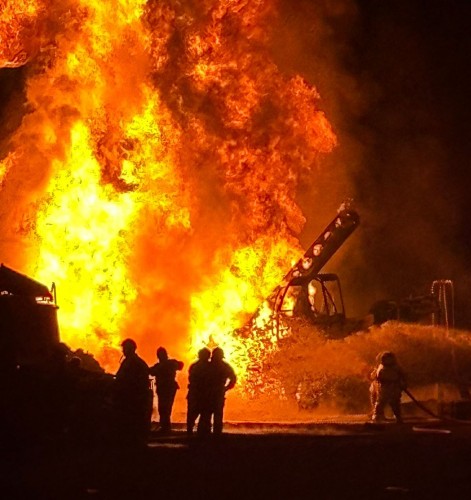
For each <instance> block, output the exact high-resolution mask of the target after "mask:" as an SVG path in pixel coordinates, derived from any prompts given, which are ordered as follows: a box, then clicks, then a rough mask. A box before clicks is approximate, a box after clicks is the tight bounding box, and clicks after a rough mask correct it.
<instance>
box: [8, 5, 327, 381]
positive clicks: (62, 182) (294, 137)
mask: <svg viewBox="0 0 471 500" xmlns="http://www.w3.org/2000/svg"><path fill="white" fill-rule="evenodd" d="M276 15H277V12H276V1H274V0H252V1H248V0H198V2H195V1H192V0H184V1H181V2H177V1H174V0H159V1H155V0H148V1H144V0H35V1H20V0H0V65H1V66H3V67H19V66H22V65H26V67H25V71H26V74H27V81H26V90H25V92H26V102H25V103H22V105H23V106H25V107H24V114H23V119H22V121H21V124H20V125H19V127H18V128H17V129H16V130H15V132H14V133H13V134H12V135H11V136H10V137H9V143H8V148H7V151H6V152H5V153H4V154H3V157H2V158H1V159H0V182H1V192H0V199H1V203H0V204H1V205H2V218H1V221H0V226H1V230H2V234H3V235H4V236H5V238H4V240H3V242H2V243H1V244H0V245H1V246H0V257H1V260H2V261H3V262H4V263H5V264H7V265H11V266H12V267H16V268H18V267H19V269H18V270H20V271H22V272H26V273H29V274H30V275H32V276H34V277H35V278H36V279H38V280H40V281H42V282H44V283H46V284H49V283H51V282H52V281H54V282H55V283H56V286H57V290H58V304H59V306H60V310H59V321H60V328H61V336H62V338H63V340H64V341H65V342H66V343H67V344H69V345H70V346H71V347H73V348H78V347H81V348H83V349H86V350H88V351H90V352H92V353H93V354H94V355H95V356H96V357H97V359H98V360H100V361H101V362H102V363H103V364H104V365H105V366H106V367H108V368H110V369H114V368H115V367H116V362H117V359H118V357H119V351H118V349H117V347H118V346H119V343H120V340H121V339H123V338H125V337H133V338H135V339H136V340H137V342H138V346H139V351H140V352H141V353H142V354H143V355H144V357H145V358H146V359H147V360H148V361H151V360H152V359H153V353H154V351H155V348H156V347H157V346H158V345H165V346H167V347H168V349H169V351H170V353H171V354H172V355H174V356H179V357H181V358H184V359H191V358H192V357H193V356H194V355H195V352H196V350H197V349H199V348H201V347H202V346H203V345H215V344H219V345H221V346H222V347H223V348H224V349H225V351H226V357H227V358H228V359H229V360H230V361H231V362H232V363H234V365H235V366H236V368H237V370H238V373H239V375H240V376H242V377H243V376H244V373H245V371H246V369H247V367H248V364H249V363H250V357H251V356H252V357H253V356H254V354H255V355H256V354H257V353H258V352H259V351H263V349H267V348H269V347H270V346H269V345H267V342H268V343H270V342H272V341H273V342H275V340H273V339H269V338H268V337H267V338H264V339H256V338H255V339H254V338H252V339H244V338H238V336H237V334H234V333H233V330H234V329H235V328H237V327H240V326H242V325H243V324H244V322H245V321H246V320H247V318H248V317H250V315H251V314H252V313H253V312H254V311H255V309H256V308H257V306H258V305H259V304H260V303H261V301H262V300H263V298H264V297H265V296H266V295H267V294H268V293H269V292H270V291H271V289H272V288H273V287H274V286H275V285H276V284H277V283H278V282H279V280H280V278H281V277H282V276H283V275H284V274H285V273H286V271H287V268H288V267H289V265H290V263H291V261H292V259H294V258H297V257H298V256H299V250H300V249H299V245H298V242H297V239H296V235H297V234H299V232H300V230H301V228H302V226H303V224H304V216H303V214H302V212H301V210H300V208H299V207H298V205H297V204H296V202H295V195H296V189H297V183H298V178H299V175H300V173H301V172H302V171H303V170H306V169H311V168H312V167H313V166H314V164H315V162H316V161H317V159H318V157H319V155H320V154H322V153H327V152H329V151H331V149H332V148H333V147H334V146H335V140H336V139H335V136H334V134H333V132H332V130H331V127H330V125H329V123H328V121H327V119H326V117H325V116H324V114H323V113H322V111H320V110H319V108H318V99H319V96H318V94H317V91H316V89H315V88H313V87H312V86H310V85H309V84H308V83H306V82H305V81H304V80H303V79H302V78H301V77H300V76H298V75H285V74H282V73H281V72H280V70H279V69H278V68H277V66H276V65H275V63H274V62H273V60H272V58H271V56H270V51H269V49H268V42H269V39H270V36H271V33H270V32H269V29H267V27H269V26H270V25H273V23H272V22H271V21H272V20H273V19H275V18H276ZM314 174H315V172H314V171H313V175H314ZM313 181H314V182H315V177H314V179H313Z"/></svg>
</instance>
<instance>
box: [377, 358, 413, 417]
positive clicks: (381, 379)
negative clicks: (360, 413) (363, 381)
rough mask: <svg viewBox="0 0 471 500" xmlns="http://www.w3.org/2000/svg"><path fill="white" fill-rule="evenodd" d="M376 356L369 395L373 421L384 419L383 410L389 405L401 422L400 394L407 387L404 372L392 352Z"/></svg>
mask: <svg viewBox="0 0 471 500" xmlns="http://www.w3.org/2000/svg"><path fill="white" fill-rule="evenodd" d="M378 358H379V365H378V366H377V367H376V368H375V369H374V370H373V372H372V373H371V379H372V383H371V386H370V395H371V403H372V406H373V417H372V418H373V421H381V420H384V419H385V415H384V410H385V408H386V406H388V405H389V406H390V407H391V409H392V411H393V413H394V416H395V417H396V421H397V422H398V423H400V422H402V415H401V394H402V391H403V390H404V389H406V387H407V386H406V377H405V374H404V372H403V370H402V368H401V367H400V366H399V365H398V363H397V360H396V356H395V355H394V353H392V352H389V351H386V352H383V353H381V354H380V355H379V356H378Z"/></svg>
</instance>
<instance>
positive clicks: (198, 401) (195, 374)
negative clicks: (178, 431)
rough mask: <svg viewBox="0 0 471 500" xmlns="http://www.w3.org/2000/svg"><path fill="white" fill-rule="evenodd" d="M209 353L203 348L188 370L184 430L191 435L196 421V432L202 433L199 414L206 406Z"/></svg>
mask: <svg viewBox="0 0 471 500" xmlns="http://www.w3.org/2000/svg"><path fill="white" fill-rule="evenodd" d="M210 357H211V351H210V350H209V349H208V348H206V347H203V349H200V350H199V351H198V361H195V362H194V363H193V364H192V365H191V366H190V368H189V370H188V395H187V397H186V398H187V405H188V406H187V417H186V430H187V433H188V434H190V435H191V434H192V433H193V430H194V427H195V423H196V420H197V419H198V417H199V418H200V420H199V422H198V432H199V433H201V432H202V427H201V414H202V411H203V409H204V408H205V407H207V406H208V401H207V400H208V373H209V359H210Z"/></svg>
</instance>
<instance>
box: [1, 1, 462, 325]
mask: <svg viewBox="0 0 471 500" xmlns="http://www.w3.org/2000/svg"><path fill="white" fill-rule="evenodd" d="M281 14H282V19H283V21H282V25H281V26H280V27H279V30H278V31H279V40H278V42H277V41H275V42H274V52H275V53H276V58H277V62H278V64H279V65H280V66H281V67H283V66H284V67H285V69H286V70H287V71H293V72H299V73H301V74H303V75H304V76H305V77H306V79H308V80H309V81H311V82H312V83H313V84H315V85H316V86H317V87H318V89H319V92H320V94H321V96H322V103H321V106H322V107H323V109H325V111H326V113H327V116H328V117H329V119H330V121H331V122H332V124H333V126H334V129H335V131H336V133H337V135H338V137H339V147H338V148H337V150H336V151H335V152H334V153H333V154H332V155H330V157H329V158H328V159H326V163H327V168H326V171H327V172H332V173H326V174H324V177H323V178H322V180H321V182H320V183H318V184H316V186H315V187H314V188H313V187H312V186H311V187H306V189H305V191H304V193H301V195H300V203H301V204H302V205H304V206H305V207H306V211H307V212H309V210H310V203H309V201H308V200H309V199H312V198H314V199H315V200H316V207H317V208H316V210H317V212H318V213H319V216H318V217H317V216H316V214H315V215H314V216H312V217H309V216H308V223H307V225H306V228H305V230H304V232H303V234H302V238H301V239H302V242H303V244H304V245H305V246H306V247H307V246H308V245H309V244H310V243H311V240H312V235H313V234H314V235H317V232H318V230H319V229H322V228H323V226H325V225H326V223H327V222H328V221H329V219H330V216H329V214H332V210H335V208H336V207H337V206H338V204H339V201H341V200H342V198H343V197H345V196H353V197H354V198H355V200H356V207H357V208H358V211H359V212H360V215H361V218H362V224H361V226H360V229H359V230H358V231H357V233H355V234H354V235H353V236H352V237H351V238H352V241H351V242H350V241H349V242H348V246H346V248H345V250H344V251H342V252H341V253H340V256H339V258H338V259H337V260H334V261H333V262H332V266H333V267H332V268H331V269H328V270H331V271H336V272H339V274H341V276H342V278H343V281H344V288H345V290H344V291H345V294H346V296H347V306H350V307H351V308H352V312H353V313H354V314H362V313H364V312H365V311H366V310H367V309H368V307H367V305H366V304H371V303H373V302H374V301H375V300H378V299H380V298H386V297H390V298H399V297H404V296H407V295H409V294H414V295H416V294H422V293H427V291H428V289H429V287H430V284H431V281H432V280H433V279H437V278H451V279H453V280H454V281H455V292H456V297H457V310H456V313H457V324H458V326H461V327H466V328H470V329H471V307H469V298H470V297H471V271H470V265H469V263H470V261H471V242H470V240H471V238H470V235H471V221H470V218H469V216H468V198H469V196H468V193H469V191H470V190H471V171H470V168H469V166H468V163H469V158H470V157H471V147H470V140H469V138H470V116H469V114H470V109H471V106H470V102H469V101H470V99H469V95H470V90H469V89H470V88H471V71H470V60H469V59H470V57H469V54H470V49H471V44H470V40H471V35H470V33H471V26H470V24H471V23H470V19H471V1H468V0H461V1H458V0H389V1H387V0H339V1H337V2H336V1H329V0H298V1H296V2H291V1H285V2H282V3H281ZM319 18H321V19H322V22H320V21H316V19H319ZM289 40H291V41H290V42H289ZM22 82H23V71H22V70H21V69H19V70H0V89H1V90H0V119H1V120H3V123H2V128H3V131H2V133H3V132H4V131H5V129H6V130H8V129H13V128H14V127H15V123H14V122H10V123H5V121H4V120H5V117H6V116H7V113H6V112H5V102H7V99H6V98H5V97H6V96H8V95H10V94H11V93H12V92H18V91H19V89H21V85H22ZM8 116H10V113H8ZM1 147H2V144H1V141H0V153H1ZM334 165H335V168H334V167H333V166H334ZM329 166H332V168H331V169H330V170H329V168H328V167H329ZM319 206H321V207H323V208H322V209H319V208H318V207H319ZM321 226H322V227H321ZM337 264H338V267H339V269H336V265H337ZM340 269H341V271H340Z"/></svg>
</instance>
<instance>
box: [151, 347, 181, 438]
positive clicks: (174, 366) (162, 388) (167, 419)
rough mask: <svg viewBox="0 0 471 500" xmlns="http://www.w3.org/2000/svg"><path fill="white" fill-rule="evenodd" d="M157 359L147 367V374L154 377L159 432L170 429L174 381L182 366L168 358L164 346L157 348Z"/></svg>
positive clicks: (176, 388) (174, 391) (175, 387)
mask: <svg viewBox="0 0 471 500" xmlns="http://www.w3.org/2000/svg"><path fill="white" fill-rule="evenodd" d="M157 359H158V360H159V361H158V362H157V363H156V364H155V365H154V366H152V367H151V368H150V369H149V374H150V375H151V376H153V377H155V392H156V394H157V409H158V411H159V419H160V432H162V433H168V432H170V431H171V427H172V425H171V415H172V408H173V402H174V401H175V395H176V393H177V390H178V389H179V386H178V383H177V381H176V376H177V371H179V370H181V369H182V368H183V362H182V361H178V360H176V359H169V357H168V354H167V350H166V349H165V348H164V347H159V348H158V349H157Z"/></svg>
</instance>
